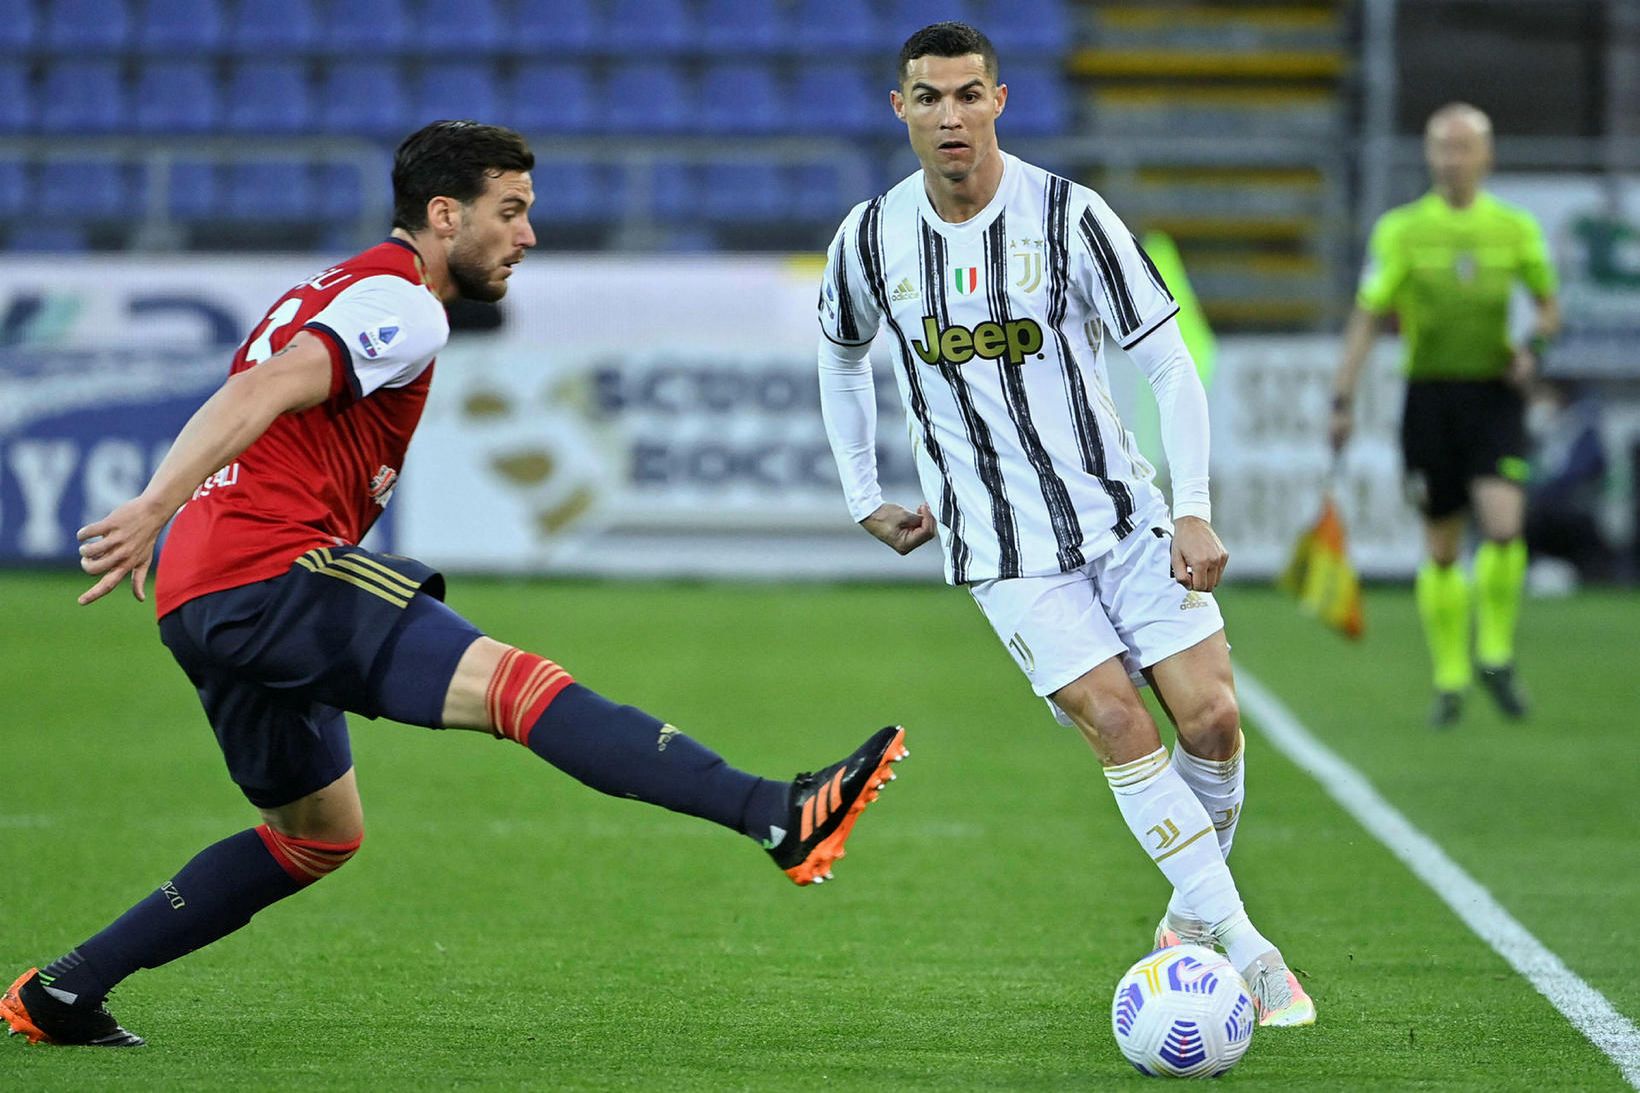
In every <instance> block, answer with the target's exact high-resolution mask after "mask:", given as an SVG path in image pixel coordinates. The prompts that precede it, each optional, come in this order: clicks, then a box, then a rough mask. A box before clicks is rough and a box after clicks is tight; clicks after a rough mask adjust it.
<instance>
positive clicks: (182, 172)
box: [165, 160, 218, 223]
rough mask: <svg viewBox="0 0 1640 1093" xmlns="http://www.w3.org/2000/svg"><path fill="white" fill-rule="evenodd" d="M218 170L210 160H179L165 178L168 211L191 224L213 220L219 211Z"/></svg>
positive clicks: (173, 216)
mask: <svg viewBox="0 0 1640 1093" xmlns="http://www.w3.org/2000/svg"><path fill="white" fill-rule="evenodd" d="M217 174H218V172H217V169H216V168H215V167H214V166H212V165H211V164H209V163H201V162H198V161H195V160H179V161H177V162H175V163H172V164H171V171H170V174H169V175H167V176H166V178H165V211H166V213H167V214H168V215H169V216H170V217H171V218H172V219H174V220H180V221H183V222H184V223H189V222H193V221H199V220H210V219H212V218H213V217H215V216H216V211H217V204H218V203H217V189H218V187H217Z"/></svg>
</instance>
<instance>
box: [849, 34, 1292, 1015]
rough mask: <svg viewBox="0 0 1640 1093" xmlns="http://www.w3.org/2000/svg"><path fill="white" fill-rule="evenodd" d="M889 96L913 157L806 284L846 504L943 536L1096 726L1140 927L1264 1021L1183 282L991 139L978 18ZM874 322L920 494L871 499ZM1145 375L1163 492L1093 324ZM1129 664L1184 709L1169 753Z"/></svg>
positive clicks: (940, 38) (1220, 556)
mask: <svg viewBox="0 0 1640 1093" xmlns="http://www.w3.org/2000/svg"><path fill="white" fill-rule="evenodd" d="M890 99H891V102H892V105H893V108H894V112H895V114H896V115H897V116H898V117H899V118H900V120H901V121H903V122H905V124H906V128H907V130H908V131H909V134H910V139H911V147H912V149H913V150H914V151H915V152H916V154H917V158H918V159H919V160H920V161H921V163H922V167H923V169H922V170H921V171H919V172H917V173H916V174H914V175H912V176H911V177H909V178H907V179H905V180H904V181H903V182H901V183H899V184H898V185H896V186H895V187H894V188H893V189H891V190H889V191H888V193H886V194H884V195H882V196H881V197H877V198H874V199H872V200H871V201H867V202H864V203H862V204H860V205H857V206H855V208H854V209H853V210H852V211H851V212H850V213H849V215H848V217H847V219H846V220H844V222H843V226H842V228H841V229H840V230H839V231H838V233H837V237H836V239H835V241H834V242H833V244H832V246H831V250H830V253H829V256H828V261H827V265H826V272H825V279H824V282H823V284H822V286H821V292H820V325H821V329H822V332H823V333H824V335H825V336H824V337H823V338H822V339H821V341H820V391H821V406H822V410H823V412H824V415H825V420H826V430H827V434H828V436H829V437H830V440H831V445H832V451H833V454H834V455H835V456H836V459H837V464H838V468H839V471H840V473H841V476H842V480H843V487H844V492H845V494H846V495H847V498H848V504H849V511H850V512H851V514H852V515H853V516H854V518H855V519H856V520H858V521H859V522H860V524H861V525H862V526H863V527H864V528H865V529H866V530H867V531H869V532H871V534H872V535H874V536H876V537H877V538H878V539H880V540H882V541H883V542H885V543H887V544H888V545H889V546H891V547H893V548H894V549H895V550H897V551H899V552H900V553H902V554H904V553H908V552H909V551H911V550H914V549H916V548H917V547H918V546H920V545H922V544H923V543H925V542H927V541H929V540H930V539H933V538H935V537H936V536H937V537H938V538H939V541H940V544H941V546H942V547H943V549H944V553H945V574H946V579H947V580H948V581H949V582H950V583H952V584H960V585H966V586H967V587H968V590H969V591H970V593H972V595H973V597H974V599H975V601H976V602H977V603H978V604H979V606H980V609H981V610H982V611H984V613H985V616H986V618H987V619H989V620H990V622H991V625H992V626H993V627H994V628H995V630H996V633H997V636H998V637H999V638H1000V639H1001V640H1002V642H1003V644H1004V645H1006V646H1007V648H1008V650H1009V651H1010V653H1012V655H1013V656H1014V659H1015V660H1016V661H1017V662H1018V663H1019V665H1020V667H1021V668H1022V669H1023V670H1024V672H1025V674H1026V676H1027V677H1028V678H1029V679H1030V682H1031V685H1032V688H1033V690H1034V691H1035V692H1036V693H1037V694H1038V695H1041V696H1043V697H1044V698H1046V699H1047V700H1048V702H1049V705H1050V707H1051V708H1052V710H1053V711H1054V714H1055V716H1056V717H1057V718H1059V720H1060V721H1061V722H1063V723H1065V724H1068V725H1074V726H1075V727H1076V728H1077V729H1079V730H1080V731H1081V732H1082V734H1083V735H1084V736H1085V737H1086V738H1087V740H1088V742H1089V743H1090V744H1091V745H1092V746H1093V750H1094V752H1095V753H1096V754H1097V755H1098V757H1099V761H1100V763H1101V764H1102V765H1103V766H1104V770H1105V777H1106V778H1107V779H1108V780H1109V782H1110V787H1111V789H1112V791H1113V792H1114V794H1115V796H1116V802H1117V805H1118V807H1119V808H1120V810H1121V814H1122V818H1123V819H1124V820H1125V821H1126V822H1127V825H1128V828H1129V830H1131V831H1132V832H1133V835H1134V838H1136V839H1138V840H1139V843H1140V845H1141V846H1143V847H1144V848H1145V851H1146V853H1148V854H1149V855H1150V857H1151V859H1152V860H1153V861H1155V863H1156V865H1157V866H1158V868H1160V869H1161V871H1162V873H1163V874H1164V875H1165V876H1166V877H1167V879H1168V880H1169V881H1170V882H1171V883H1172V885H1173V897H1172V899H1171V901H1170V902H1169V904H1168V908H1167V911H1166V913H1165V914H1164V916H1163V918H1162V921H1161V923H1160V925H1159V926H1158V927H1157V932H1156V944H1157V945H1158V946H1162V945H1172V944H1179V943H1180V942H1189V943H1197V944H1205V945H1209V946H1211V945H1215V944H1216V945H1218V946H1221V947H1222V948H1223V949H1224V951H1225V953H1226V954H1227V955H1228V957H1229V958H1230V960H1231V962H1232V963H1233V964H1234V965H1235V966H1236V967H1237V968H1239V969H1241V970H1242V973H1243V975H1244V976H1245V977H1246V979H1247V981H1248V984H1249V985H1250V987H1251V988H1252V992H1253V996H1254V1001H1255V1004H1256V1005H1257V1007H1258V1012H1259V1023H1260V1024H1262V1025H1308V1024H1312V1023H1314V1021H1315V1006H1314V1004H1313V1003H1312V1002H1311V1000H1310V998H1309V996H1308V995H1307V994H1306V993H1305V992H1304V989H1303V987H1302V986H1300V984H1299V982H1298V979H1297V978H1296V977H1295V976H1294V975H1293V973H1292V972H1291V971H1290V970H1289V969H1288V966H1287V963H1286V961H1285V960H1284V959H1283V958H1282V956H1281V954H1280V952H1279V951H1277V949H1276V947H1275V946H1274V945H1273V944H1271V943H1270V942H1269V941H1268V940H1267V939H1266V938H1265V937H1264V936H1263V935H1262V934H1260V933H1259V932H1258V930H1257V929H1256V928H1255V927H1254V926H1253V924H1252V923H1251V921H1249V919H1248V917H1247V912H1246V911H1245V909H1244V908H1243V906H1242V901H1241V896H1240V895H1239V893H1238V892H1237V890H1236V884H1235V881H1234V880H1233V879H1232V877H1231V875H1230V870H1229V867H1228V866H1227V865H1226V855H1227V854H1228V853H1229V850H1230V844H1231V840H1232V838H1233V837H1234V835H1235V831H1236V825H1237V821H1238V820H1239V819H1240V818H1241V810H1242V800H1243V796H1244V791H1243V785H1244V782H1243V772H1242V735H1241V728H1240V714H1239V710H1238V707H1237V703H1236V696H1235V685H1234V682H1233V680H1232V677H1231V671H1230V656H1229V646H1228V645H1227V644H1226V642H1225V637H1224V621H1223V618H1222V616H1221V615H1220V614H1219V608H1218V604H1217V603H1216V602H1215V601H1214V599H1213V594H1212V593H1213V588H1214V586H1215V585H1217V584H1218V581H1219V578H1220V576H1221V574H1222V573H1223V570H1224V565H1225V562H1226V560H1227V557H1228V556H1227V554H1226V553H1225V549H1224V546H1223V544H1221V543H1220V542H1219V538H1218V536H1217V535H1215V534H1214V532H1213V528H1212V525H1211V524H1210V522H1209V521H1210V517H1211V511H1210V506H1209V499H1208V485H1207V483H1208V476H1207V462H1208V421H1207V397H1206V394H1205V392H1204V391H1203V389H1202V386H1201V382H1200V380H1199V379H1198V378H1197V376H1196V371H1195V365H1194V363H1193V362H1192V361H1191V359H1190V354H1189V352H1188V351H1187V350H1186V349H1185V346H1184V343H1183V341H1182V340H1181V338H1180V336H1179V331H1178V327H1177V323H1176V322H1175V320H1174V316H1175V314H1176V313H1177V312H1178V306H1177V305H1176V304H1175V303H1174V301H1173V297H1172V296H1171V295H1170V294H1169V292H1168V290H1167V286H1166V285H1165V284H1164V283H1163V281H1162V278H1161V276H1160V275H1159V274H1158V273H1157V271H1156V268H1155V266H1153V265H1152V264H1151V262H1150V260H1149V258H1148V257H1146V255H1145V253H1144V251H1143V250H1141V249H1140V247H1139V245H1138V243H1137V242H1136V241H1135V240H1134V238H1133V236H1132V235H1131V234H1130V233H1129V232H1128V230H1127V228H1126V227H1124V226H1123V224H1122V222H1121V221H1120V220H1119V219H1117V217H1116V215H1115V214H1114V213H1113V212H1111V211H1110V209H1109V207H1108V206H1106V204H1105V203H1104V201H1103V200H1101V199H1100V197H1099V195H1098V194H1096V193H1094V192H1093V191H1091V190H1089V189H1087V188H1085V187H1082V186H1078V185H1076V184H1074V183H1072V182H1069V181H1067V180H1065V179H1063V178H1059V177H1057V176H1055V175H1053V174H1051V173H1049V172H1047V171H1044V170H1042V169H1041V168H1038V167H1034V166H1032V165H1031V164H1028V163H1024V162H1022V161H1020V160H1019V159H1017V158H1015V157H1013V156H1010V155H1007V154H1006V153H1004V152H1003V151H1002V150H1001V149H1000V148H999V147H998V146H997V137H996V119H997V117H998V116H999V115H1001V114H1002V112H1003V108H1004V106H1005V105H1006V103H1007V99H1008V89H1007V87H1006V85H1003V84H1000V83H998V81H997V58H996V52H995V50H994V49H993V47H992V46H991V43H990V41H989V40H987V39H986V37H985V36H984V35H983V34H981V33H980V32H979V31H977V30H975V29H974V28H972V27H969V26H967V25H965V24H962V23H936V24H934V25H932V26H929V27H925V28H923V29H922V30H919V31H918V32H917V33H916V34H913V35H912V36H911V37H910V38H909V39H908V40H907V41H906V43H905V46H904V48H903V49H902V50H901V51H900V60H899V88H898V89H897V90H895V91H894V92H892V93H891V95H890ZM879 334H883V335H885V336H886V337H887V339H888V344H889V347H890V350H891V351H892V354H893V358H894V364H895V369H894V375H895V379H896V381H897V384H898V386H899V389H900V396H901V399H902V401H903V403H904V405H905V408H906V415H907V419H908V423H909V426H910V430H911V435H912V438H913V443H914V446H915V457H916V465H917V471H918V477H919V479H920V481H921V483H922V488H923V494H924V496H925V497H926V498H927V499H928V500H927V501H926V502H925V503H923V504H922V505H920V506H919V507H918V509H917V510H916V511H915V512H912V511H910V510H908V509H905V508H903V507H901V506H900V505H897V504H893V503H891V502H885V501H884V500H883V496H882V491H881V489H880V488H879V485H878V479H877V467H876V440H875V437H876V403H875V398H874V394H875V393H874V391H873V389H872V376H871V367H870V363H869V361H868V359H867V357H868V352H869V350H870V346H871V343H872V341H873V340H874V339H875V338H876V337H877V336H878V335H879ZM1107 340H1109V341H1115V342H1116V343H1117V344H1118V345H1120V346H1121V347H1122V348H1123V349H1124V350H1125V351H1126V352H1127V354H1128V356H1129V357H1130V358H1131V359H1132V360H1133V361H1134V363H1135V364H1137V365H1138V366H1139V368H1140V369H1142V370H1143V371H1144V373H1145V375H1146V376H1147V377H1148V378H1149V381H1150V384H1151V388H1152V390H1153V391H1154V392H1155V395H1156V400H1157V403H1158V405H1159V407H1160V410H1161V423H1162V441H1163V445H1164V447H1165V449H1166V452H1167V459H1168V466H1169V469H1170V470H1171V472H1172V483H1173V506H1172V512H1171V517H1170V514H1169V511H1168V507H1167V505H1166V502H1165V501H1164V499H1163V497H1162V495H1161V492H1160V491H1159V490H1158V489H1157V488H1156V487H1155V485H1154V484H1153V483H1152V478H1153V476H1154V471H1153V470H1152V468H1151V467H1150V465H1149V464H1148V463H1146V462H1145V460H1144V459H1143V458H1142V457H1141V456H1140V455H1139V453H1138V451H1137V449H1136V447H1135V445H1134V441H1133V436H1132V434H1130V433H1129V432H1128V431H1127V429H1126V428H1125V427H1124V426H1123V425H1122V423H1121V421H1120V420H1119V419H1118V418H1117V415H1116V410H1115V406H1114V404H1113V403H1112V401H1111V397H1110V391H1109V387H1108V384H1107V381H1106V366H1105V345H1106V342H1107ZM1135 678H1141V679H1143V680H1146V681H1148V682H1149V683H1150V684H1151V685H1152V686H1153V687H1154V688H1155V690H1156V693H1157V695H1158V696H1159V697H1160V699H1161V701H1162V705H1163V707H1164V709H1166V711H1167V712H1168V715H1169V717H1170V718H1171V719H1172V720H1173V722H1174V723H1175V725H1176V726H1177V729H1178V746H1177V747H1176V748H1175V749H1174V752H1173V755H1172V756H1171V757H1169V755H1168V752H1167V749H1166V748H1165V747H1163V746H1162V743H1161V737H1160V734H1159V733H1158V731H1157V727H1156V723H1155V721H1154V720H1153V719H1152V718H1151V716H1150V714H1149V712H1148V711H1147V710H1146V708H1145V705H1144V701H1143V699H1142V698H1141V697H1140V695H1139V691H1138V689H1137V687H1136V685H1135V682H1134V680H1135Z"/></svg>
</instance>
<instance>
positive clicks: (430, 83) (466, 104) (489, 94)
mask: <svg viewBox="0 0 1640 1093" xmlns="http://www.w3.org/2000/svg"><path fill="white" fill-rule="evenodd" d="M495 84H496V80H495V76H494V70H493V69H492V68H491V67H490V66H489V65H487V64H470V63H460V62H451V63H448V64H431V65H427V66H426V67H424V68H423V69H422V71H421V76H420V77H419V78H418V79H417V81H416V91H415V96H414V106H413V108H412V109H413V111H414V117H413V118H412V119H411V127H412V128H414V127H416V126H421V125H425V124H427V123H428V122H430V121H437V120H438V119H439V118H472V119H474V120H477V121H485V122H493V121H494V120H495V118H496V93H495Z"/></svg>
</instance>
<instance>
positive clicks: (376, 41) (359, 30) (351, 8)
mask: <svg viewBox="0 0 1640 1093" xmlns="http://www.w3.org/2000/svg"><path fill="white" fill-rule="evenodd" d="M409 38H410V18H409V14H408V13H407V12H406V11H405V10H404V4H403V2H402V0H340V2H338V3H333V4H331V5H330V6H329V7H328V9H327V10H326V12H325V18H324V21H323V23H322V24H321V25H320V35H319V40H318V42H317V47H318V48H319V49H320V50H322V51H323V52H325V53H328V54H330V55H331V56H333V57H387V56H392V55H394V54H396V53H399V52H401V51H402V50H403V48H404V46H405V43H406V42H407V41H408V40H409Z"/></svg>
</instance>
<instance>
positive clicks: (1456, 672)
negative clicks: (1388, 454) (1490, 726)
mask: <svg viewBox="0 0 1640 1093" xmlns="http://www.w3.org/2000/svg"><path fill="white" fill-rule="evenodd" d="M1424 154H1425V157H1426V159H1427V160H1428V163H1429V172H1430V176H1431V178H1432V180H1433V182H1434V188H1433V189H1432V190H1431V191H1430V192H1429V193H1427V194H1425V195H1424V196H1423V197H1421V198H1419V199H1418V200H1417V201H1414V202H1412V203H1410V204H1407V205H1402V206H1399V207H1398V208H1394V209H1391V210H1390V211H1389V212H1387V213H1385V214H1384V215H1383V216H1382V217H1380V218H1379V220H1378V223H1377V224H1376V225H1375V226H1374V227H1373V231H1372V241H1371V243H1370V245H1369V255H1368V260H1367V266H1366V270H1365V272H1364V273H1363V274H1362V277H1361V288H1360V292H1359V294H1358V295H1357V297H1356V306H1355V309H1354V311H1353V313H1352V314H1351V315H1350V320H1349V325H1348V327H1347V328H1346V329H1345V333H1344V359H1343V361H1342V362H1341V363H1340V365H1339V369H1338V375H1337V379H1336V381H1335V384H1334V388H1333V404H1332V424H1331V439H1332V445H1333V450H1334V451H1335V452H1336V451H1340V450H1342V448H1343V447H1344V445H1345V443H1346V442H1347V441H1348V440H1349V436H1350V431H1351V427H1352V415H1351V408H1352V407H1351V403H1352V400H1353V397H1354V394H1355V384H1356V380H1357V378H1358V377H1359V376H1360V374H1361V367H1362V365H1363V364H1364V363H1365V361H1366V359H1367V355H1368V352H1369V351H1370V350H1371V348H1372V343H1373V341H1374V339H1375V338H1376V337H1377V336H1378V331H1379V329H1380V328H1381V327H1382V325H1383V322H1384V319H1385V318H1386V317H1387V316H1388V315H1389V313H1391V312H1394V313H1395V314H1396V316H1397V317H1398V318H1399V320H1400V326H1401V338H1402V341H1403V343H1404V344H1405V347H1406V359H1405V369H1406V376H1407V396H1406V408H1405V411H1404V413H1403V415H1402V419H1401V452H1402V458H1403V460H1404V462H1405V467H1406V475H1407V484H1408V488H1409V491H1410V492H1411V495H1412V497H1413V499H1414V501H1415V502H1416V503H1417V505H1418V507H1419V509H1420V511H1421V512H1422V513H1423V518H1424V537H1425V542H1426V544H1427V548H1428V554H1429V556H1428V558H1427V559H1426V560H1425V562H1424V564H1423V566H1422V567H1421V568H1420V569H1419V570H1418V580H1417V586H1416V588H1417V600H1418V614H1419V616H1420V617H1421V618H1422V620H1423V625H1424V636H1425V638H1426V639H1427V640H1428V643H1429V651H1430V655H1431V657H1432V659H1433V660H1434V668H1435V706H1434V710H1433V713H1432V714H1431V720H1432V721H1433V723H1434V724H1435V725H1436V726H1439V727H1446V726H1450V725H1453V724H1455V723H1456V722H1457V720H1458V718H1459V717H1460V716H1461V715H1462V713H1463V700H1464V695H1465V693H1466V692H1467V690H1468V688H1469V684H1470V683H1471V681H1472V679H1473V678H1474V675H1475V669H1476V668H1478V669H1479V675H1480V680H1481V683H1482V684H1483V685H1484V686H1485V687H1486V689H1487V691H1488V692H1489V693H1490V694H1491V695H1492V697H1493V698H1494V699H1495V700H1496V702H1497V704H1498V708H1499V709H1500V710H1501V711H1502V712H1503V713H1504V715H1505V716H1507V717H1510V718H1519V717H1522V716H1524V715H1525V713H1526V699H1525V696H1524V694H1523V693H1522V691H1521V689H1520V685H1519V683H1518V682H1517V680H1516V677H1515V621H1516V619H1517V617H1518V616H1519V613H1520V600H1521V589H1522V586H1523V585H1524V584H1525V577H1526V542H1525V540H1524V539H1523V538H1522V537H1521V529H1522V525H1523V522H1524V518H1525V510H1526V492H1525V488H1524V486H1525V480H1526V471H1527V465H1526V454H1527V448H1526V430H1525V398H1524V395H1525V390H1526V387H1527V385H1528V384H1529V383H1530V382H1531V380H1532V378H1533V376H1534V375H1535V374H1536V371H1537V366H1538V358H1539V356H1540V355H1541V354H1542V352H1543V349H1544V346H1545V345H1546V344H1547V342H1548V340H1549V338H1551V337H1552V336H1553V335H1554V334H1555V332H1556V331H1557V330H1558V329H1559V326H1560V309H1559V305H1558V304H1557V302H1556V299H1555V271H1554V267H1553V266H1552V265H1551V264H1550V262H1549V255H1548V248H1547V247H1546V246H1545V244H1544V239H1543V230H1542V228H1540V227H1539V226H1538V223H1537V221H1536V220H1535V219H1533V217H1532V215H1531V214H1530V213H1528V212H1526V211H1525V210H1524V209H1520V208H1516V207H1515V206H1513V205H1508V204H1505V203H1504V202H1502V201H1499V200H1498V199H1497V198H1495V197H1493V196H1492V195H1491V194H1489V193H1487V192H1486V191H1484V190H1482V189H1481V182H1482V181H1483V180H1484V179H1485V177H1486V173H1487V171H1488V170H1490V168H1491V166H1492V123H1491V121H1490V120H1489V119H1488V118H1487V116H1486V115H1485V114H1484V113H1482V112H1481V111H1480V110H1477V109H1476V108H1475V107H1473V106H1470V105H1468V104H1467V103H1451V104H1449V105H1447V106H1443V107H1441V108H1440V109H1439V110H1437V111H1435V113H1434V114H1433V115H1431V116H1430V119H1429V124H1428V126H1427V127H1426V128H1425V130H1424ZM1516 281H1519V282H1520V283H1521V284H1523V285H1525V287H1526V289H1527V290H1528V291H1529V292H1530V293H1531V295H1532V298H1533V300H1534V301H1535V302H1536V309H1535V310H1536V317H1535V322H1534V324H1533V328H1532V332H1531V334H1530V336H1529V337H1528V338H1527V339H1526V341H1525V343H1524V344H1521V345H1515V344H1512V343H1511V341H1510V337H1509V329H1508V327H1509V299H1510V295H1511V292H1512V290H1513V288H1514V285H1515V282H1516ZM1471 509H1473V511H1474V514H1475V520H1476V524H1477V525H1478V530H1479V533H1480V537H1481V540H1482V542H1481V544H1480V546H1479V547H1478V548H1477V549H1476V551H1475V572H1474V591H1473V594H1471V590H1470V589H1471V585H1470V579H1469V577H1468V575H1467V574H1465V573H1464V571H1463V568H1462V567H1461V565H1460V564H1459V552H1460V549H1461V547H1462V545H1463V536H1464V531H1465V525H1466V516H1467V515H1468V512H1469V511H1470V510H1471ZM1471 599H1473V601H1474V603H1473V610H1474V616H1475V637H1474V651H1473V657H1471V648H1470V625H1469V620H1470V612H1471Z"/></svg>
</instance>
